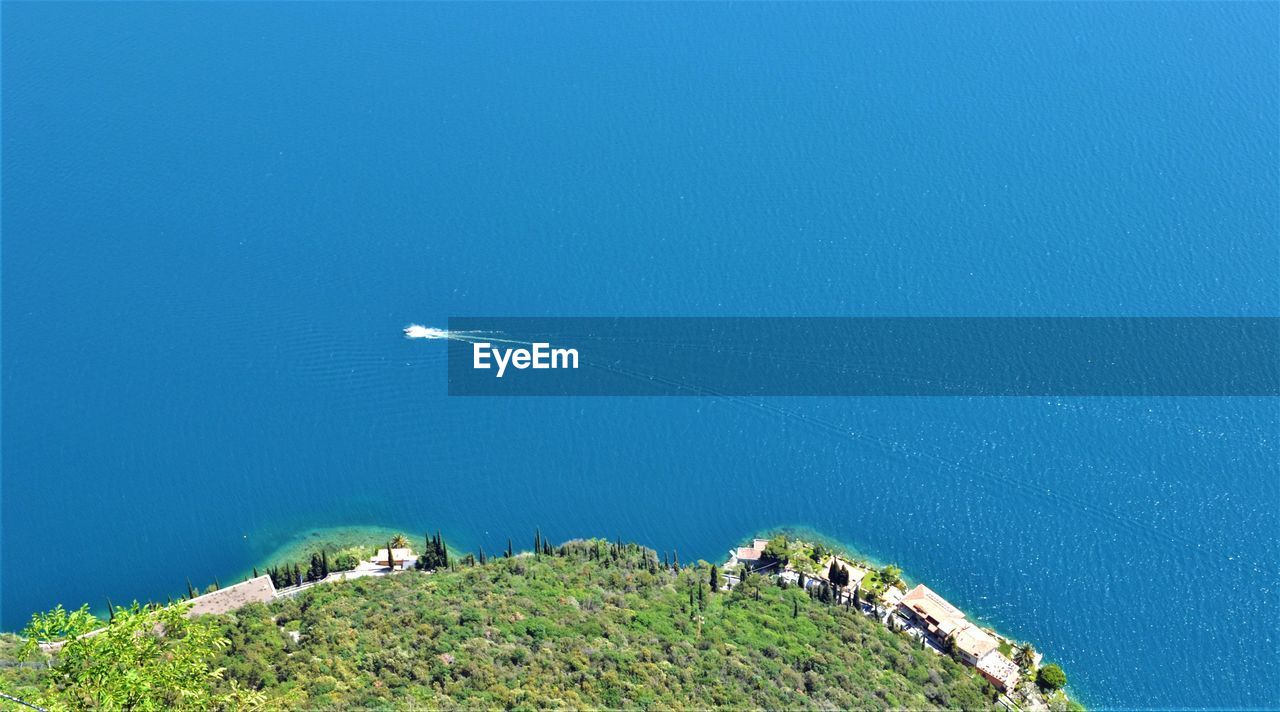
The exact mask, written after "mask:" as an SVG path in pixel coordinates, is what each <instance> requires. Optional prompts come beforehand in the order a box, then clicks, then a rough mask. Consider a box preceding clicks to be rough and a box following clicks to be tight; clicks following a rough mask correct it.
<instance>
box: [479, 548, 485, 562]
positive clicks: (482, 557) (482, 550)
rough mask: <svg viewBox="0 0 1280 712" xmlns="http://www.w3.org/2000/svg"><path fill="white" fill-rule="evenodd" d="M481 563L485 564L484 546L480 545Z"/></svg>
mask: <svg viewBox="0 0 1280 712" xmlns="http://www.w3.org/2000/svg"><path fill="white" fill-rule="evenodd" d="M480 565H481V566H484V547H483V546H482V547H480Z"/></svg>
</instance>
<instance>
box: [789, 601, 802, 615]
mask: <svg viewBox="0 0 1280 712" xmlns="http://www.w3.org/2000/svg"><path fill="white" fill-rule="evenodd" d="M791 617H792V618H799V617H800V601H799V599H795V598H793V599H791Z"/></svg>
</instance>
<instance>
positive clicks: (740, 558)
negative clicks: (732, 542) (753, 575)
mask: <svg viewBox="0 0 1280 712" xmlns="http://www.w3.org/2000/svg"><path fill="white" fill-rule="evenodd" d="M766 546H769V540H768V539H755V540H753V541H752V542H751V546H740V547H738V548H737V549H734V550H732V551H730V552H729V554H730V556H729V563H728V564H726V566H736V565H745V566H746V567H747V568H751V569H754V568H756V567H757V566H759V565H760V560H761V559H763V558H764V549H765V547H766Z"/></svg>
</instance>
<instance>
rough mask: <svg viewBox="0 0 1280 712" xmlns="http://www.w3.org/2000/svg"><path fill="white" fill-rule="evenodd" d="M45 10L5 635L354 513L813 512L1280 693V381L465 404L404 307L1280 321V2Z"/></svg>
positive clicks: (21, 152)
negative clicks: (449, 391)
mask: <svg viewBox="0 0 1280 712" xmlns="http://www.w3.org/2000/svg"><path fill="white" fill-rule="evenodd" d="M0 12H2V13H3V18H2V20H3V57H2V60H3V61H2V62H0V65H2V67H0V71H3V139H4V140H3V159H2V160H3V215H2V217H3V255H2V257H3V284H2V289H3V341H2V346H3V391H2V392H0V395H2V396H3V402H4V403H3V404H4V414H3V415H4V420H3V468H4V471H3V483H2V484H3V489H2V490H0V495H2V497H3V504H2V509H0V516H2V517H3V519H2V520H0V526H2V527H3V542H2V544H3V550H2V551H0V555H2V559H0V599H2V600H0V616H2V617H0V623H2V624H3V626H4V627H5V628H14V627H18V626H20V625H21V624H22V622H23V621H24V619H25V618H26V616H27V615H29V613H30V612H31V611H33V610H35V609H40V608H47V607H51V606H52V605H53V604H55V603H58V602H62V603H67V604H76V603H79V602H81V601H90V602H93V603H96V604H100V603H101V602H102V601H103V600H104V598H105V597H106V596H111V597H112V598H113V599H114V600H117V601H120V600H125V599H127V598H129V597H143V598H145V597H161V598H163V597H164V596H166V595H168V594H177V593H181V592H182V591H183V590H184V589H185V584H184V578H185V577H188V576H189V577H191V578H192V580H197V581H198V580H211V579H212V578H213V577H214V576H219V575H221V576H226V575H228V572H236V571H241V570H243V568H244V567H245V565H246V562H250V561H252V560H254V559H255V557H257V556H260V555H263V554H265V553H266V552H268V551H270V550H271V549H272V548H274V547H275V546H276V545H278V544H279V543H281V542H282V541H283V540H285V539H286V538H287V537H288V535H290V534H291V533H293V532H295V531H299V530H303V529H310V528H315V527H322V526H336V525H344V524H359V523H385V524H388V525H391V526H397V527H403V528H406V529H410V530H412V531H425V530H428V529H431V530H434V529H435V528H437V527H439V528H441V529H443V530H444V531H445V532H446V533H447V534H448V535H449V537H450V539H451V540H455V541H457V542H459V544H460V545H466V546H474V545H480V544H483V545H486V548H490V549H491V550H497V549H499V548H501V547H502V546H503V545H505V541H506V538H507V536H509V535H510V536H514V537H516V538H517V541H519V540H520V538H521V537H526V538H527V537H528V536H529V535H530V534H531V532H532V530H533V528H534V527H535V526H541V527H542V530H543V531H544V532H548V533H550V535H551V536H552V537H553V538H569V537H572V536H581V535H605V536H610V537H612V536H621V537H623V538H627V539H636V540H639V541H642V542H645V543H648V544H650V545H652V546H654V547H657V548H661V549H672V548H679V550H680V552H681V555H682V557H703V558H708V559H710V558H713V557H719V556H720V555H721V553H722V552H723V550H724V549H726V548H727V547H728V546H729V545H730V544H731V543H732V542H733V541H735V540H736V539H738V538H740V537H743V536H745V535H747V534H750V533H751V532H753V531H756V530H759V529H763V528H769V527H773V526H778V525H797V524H802V525H807V526H810V527H813V528H815V529H817V530H819V531H822V532H825V533H827V534H829V535H830V536H832V537H834V538H836V539H839V540H842V541H845V542H848V543H849V544H850V545H852V546H856V547H857V548H858V549H859V550H861V551H864V552H866V553H868V554H870V555H873V556H875V557H877V558H879V559H882V560H892V561H896V562H898V563H900V564H901V565H902V566H903V567H904V568H906V569H907V571H908V572H909V573H910V574H912V575H913V576H915V577H917V578H919V579H922V580H925V581H928V582H929V583H930V585H931V586H933V587H935V588H936V589H938V590H939V591H941V592H942V593H943V594H944V595H946V596H947V597H949V598H950V599H951V600H952V601H954V602H955V603H957V604H958V605H960V606H961V607H962V608H965V609H966V610H968V611H971V612H972V613H973V614H974V615H976V616H978V617H980V618H983V619H984V620H987V621H990V622H992V623H994V624H995V625H997V626H998V627H999V628H1000V629H1001V630H1002V631H1004V632H1006V633H1008V634H1010V635H1013V636H1016V637H1023V638H1029V639H1031V640H1033V641H1035V642H1036V643H1037V644H1038V645H1039V647H1041V648H1042V649H1043V650H1045V651H1046V652H1047V654H1048V655H1049V656H1050V657H1051V658H1052V659H1055V660H1058V661H1060V662H1061V663H1062V664H1063V666H1064V667H1065V668H1066V669H1067V671H1068V673H1069V675H1070V676H1071V678H1072V685H1073V689H1074V691H1075V692H1076V693H1077V694H1079V695H1080V696H1081V697H1082V698H1083V699H1085V700H1086V701H1087V702H1090V703H1092V704H1096V705H1099V706H1123V707H1173V706H1190V707H1207V706H1231V707H1235V706H1255V707H1275V706H1277V705H1280V696H1278V693H1277V690H1280V675H1278V673H1277V666H1276V661H1277V659H1278V658H1280V642H1278V641H1277V638H1276V634H1275V632H1274V631H1275V630H1276V629H1277V626H1276V623H1277V620H1276V613H1275V611H1276V610H1277V604H1280V580H1278V579H1280V574H1278V573H1277V572H1280V544H1277V537H1276V534H1277V532H1280V515H1278V514H1277V510H1278V507H1277V505H1278V504H1280V464H1277V463H1280V448H1278V445H1277V438H1276V435H1277V426H1278V425H1280V407H1278V404H1277V401H1276V399H1274V398H1270V399H1269V398H1124V399H1120V398H1071V399H1067V398H775V399H770V400H769V401H768V406H769V407H757V406H755V405H752V404H751V403H750V402H743V401H741V400H727V399H711V398H693V399H674V398H672V399H645V398H570V399H555V398H548V399H488V398H474V399H462V398H448V397H446V396H445V380H444V377H445V362H444V350H443V348H436V346H438V345H437V344H431V343H424V342H415V341H407V340H404V339H402V338H401V337H400V332H399V330H400V328H401V327H402V326H404V325H405V324H406V323H408V322H420V323H425V324H442V323H443V322H444V320H445V319H446V318H447V317H448V316H451V315H454V316H460V315H485V314H493V315H529V316H560V315H603V316H609V315H636V316H684V315H698V316H727V315H762V316H789V315H821V316H844V315H860V316H867V315H870V316H874V315H937V316H958V315H966V316H968V315H1013V316H1055V315H1134V316H1208V315H1213V316H1250V315H1254V316H1275V315H1278V314H1280V279H1278V278H1277V275H1278V274H1280V269H1277V268H1278V267H1280V264H1278V263H1280V258H1278V255H1280V250H1278V249H1277V248H1278V247H1280V245H1278V244H1277V240H1278V239H1280V238H1278V237H1277V235H1278V234H1280V201H1278V200H1277V194H1278V193H1280V190H1278V189H1280V174H1278V172H1277V167H1276V166H1277V158H1278V153H1280V151H1278V150H1277V143H1278V138H1277V137H1278V136H1280V106H1278V98H1277V97H1278V96H1280V85H1278V77H1280V72H1278V71H1277V70H1278V69H1280V50H1278V49H1277V43H1276V40H1275V35H1274V28H1275V27H1276V25H1277V20H1280V12H1278V11H1277V5H1275V4H1212V3H1204V4H1120V3H1108V4H1097V3H1095V4H1084V5H1068V4H1057V3H1054V4H1049V3H1035V4H1004V5H985V4H984V5H965V4H945V5H935V4H910V5H893V4H876V5H865V6H864V5H839V4H823V5H787V6H781V5H770V4H753V5H748V6H729V5H717V4H701V5H685V4H651V5H635V4H608V5H602V6H592V5H585V4H581V5H576V4H570V5H535V4H517V5H507V4H483V5H446V4H440V5H437V4H429V5H428V4H401V5H375V6H370V5H355V4H343V3H330V4H305V5H303V4H279V5H276V4H265V3H248V4H231V5H218V4H171V5H167V4H143V3H128V4H106V3H98V4H88V5H78V4H77V5H73V4H14V3H5V4H4V5H3V9H2V10H0ZM846 433H847V434H846ZM51 536H52V537H53V539H54V544H55V545H56V546H57V547H59V550H62V548H63V547H68V548H70V549H71V550H73V551H74V552H75V557H76V563H75V565H74V566H50V565H48V564H49V562H48V559H47V556H48V552H49V548H50V544H51V542H50V537H51Z"/></svg>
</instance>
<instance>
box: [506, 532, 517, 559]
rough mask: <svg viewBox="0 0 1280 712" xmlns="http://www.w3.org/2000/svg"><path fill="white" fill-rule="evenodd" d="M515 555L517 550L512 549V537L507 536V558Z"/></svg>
mask: <svg viewBox="0 0 1280 712" xmlns="http://www.w3.org/2000/svg"><path fill="white" fill-rule="evenodd" d="M514 555H515V552H513V551H511V537H507V558H508V559H510V558H511V557H512V556H514Z"/></svg>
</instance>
